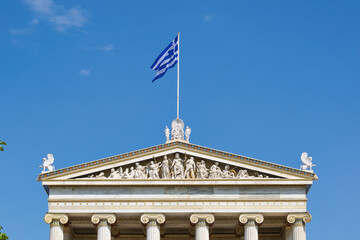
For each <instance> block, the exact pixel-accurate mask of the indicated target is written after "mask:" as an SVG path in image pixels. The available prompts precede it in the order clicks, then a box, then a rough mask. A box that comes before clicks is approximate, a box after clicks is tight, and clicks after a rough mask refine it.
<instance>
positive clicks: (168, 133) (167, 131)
mask: <svg viewBox="0 0 360 240" xmlns="http://www.w3.org/2000/svg"><path fill="white" fill-rule="evenodd" d="M164 132H165V137H166V142H168V141H169V139H170V129H169V128H168V126H166V127H165V130H164Z"/></svg>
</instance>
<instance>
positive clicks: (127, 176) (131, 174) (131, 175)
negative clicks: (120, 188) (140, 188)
mask: <svg viewBox="0 0 360 240" xmlns="http://www.w3.org/2000/svg"><path fill="white" fill-rule="evenodd" d="M134 177H135V170H134V167H131V168H130V172H129V168H126V169H125V172H124V179H132V178H134Z"/></svg>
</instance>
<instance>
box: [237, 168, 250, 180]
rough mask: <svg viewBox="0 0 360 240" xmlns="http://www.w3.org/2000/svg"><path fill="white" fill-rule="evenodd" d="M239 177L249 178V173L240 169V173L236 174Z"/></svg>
mask: <svg viewBox="0 0 360 240" xmlns="http://www.w3.org/2000/svg"><path fill="white" fill-rule="evenodd" d="M236 177H237V178H248V177H249V174H248V172H247V170H243V169H240V170H239V172H238V174H237V175H236Z"/></svg>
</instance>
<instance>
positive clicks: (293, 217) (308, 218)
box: [286, 212, 311, 224]
mask: <svg viewBox="0 0 360 240" xmlns="http://www.w3.org/2000/svg"><path fill="white" fill-rule="evenodd" d="M298 219H301V220H302V221H303V222H304V223H309V222H310V221H311V215H310V213H308V212H305V213H290V214H289V215H288V216H287V218H286V221H287V223H289V224H293V223H295V221H296V220H298Z"/></svg>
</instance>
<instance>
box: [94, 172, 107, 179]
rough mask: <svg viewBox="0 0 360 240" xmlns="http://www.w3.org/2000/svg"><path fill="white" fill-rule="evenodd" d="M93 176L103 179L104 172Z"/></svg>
mask: <svg viewBox="0 0 360 240" xmlns="http://www.w3.org/2000/svg"><path fill="white" fill-rule="evenodd" d="M95 178H97V179H105V178H106V177H105V173H104V172H101V173H100V174H99V175H97V176H96V177H95Z"/></svg>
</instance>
